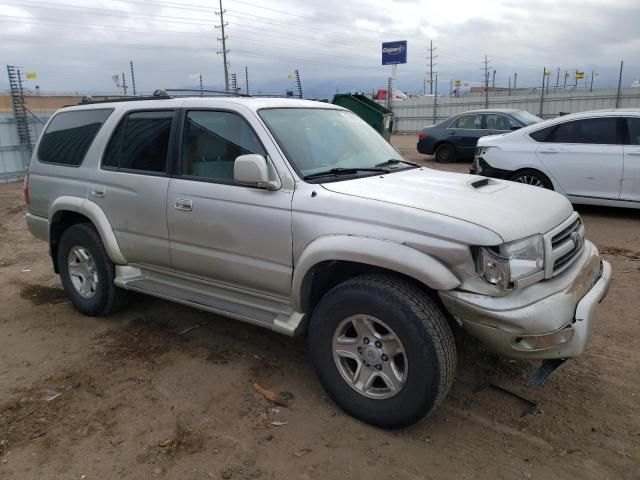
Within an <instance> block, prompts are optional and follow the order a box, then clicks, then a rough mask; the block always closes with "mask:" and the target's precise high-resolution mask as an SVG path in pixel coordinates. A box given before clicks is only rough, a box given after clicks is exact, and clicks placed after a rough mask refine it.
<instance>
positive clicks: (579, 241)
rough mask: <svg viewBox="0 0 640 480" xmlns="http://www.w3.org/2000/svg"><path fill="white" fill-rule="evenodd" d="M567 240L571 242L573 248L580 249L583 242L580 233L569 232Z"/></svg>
mask: <svg viewBox="0 0 640 480" xmlns="http://www.w3.org/2000/svg"><path fill="white" fill-rule="evenodd" d="M569 238H571V240H573V243H574V245H575V246H576V247H575V248H580V247H581V246H582V243H583V242H584V237H583V236H582V235H580V232H571V235H570V237H569Z"/></svg>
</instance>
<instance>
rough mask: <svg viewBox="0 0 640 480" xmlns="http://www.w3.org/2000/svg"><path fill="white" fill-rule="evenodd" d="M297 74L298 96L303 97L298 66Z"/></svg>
mask: <svg viewBox="0 0 640 480" xmlns="http://www.w3.org/2000/svg"><path fill="white" fill-rule="evenodd" d="M295 74H296V86H297V87H298V98H302V82H300V72H299V71H298V69H297V68H296V69H295ZM387 93H388V92H387ZM391 95H393V92H391Z"/></svg>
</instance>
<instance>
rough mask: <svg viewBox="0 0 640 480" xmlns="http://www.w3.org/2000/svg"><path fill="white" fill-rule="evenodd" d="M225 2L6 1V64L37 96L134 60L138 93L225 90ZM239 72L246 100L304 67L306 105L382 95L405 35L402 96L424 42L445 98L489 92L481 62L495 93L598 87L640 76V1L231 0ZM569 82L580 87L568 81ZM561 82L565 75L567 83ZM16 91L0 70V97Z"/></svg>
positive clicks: (86, 88) (2, 6)
mask: <svg viewBox="0 0 640 480" xmlns="http://www.w3.org/2000/svg"><path fill="white" fill-rule="evenodd" d="M217 1H218V0H211V1H205V0H186V2H182V1H179V0H173V1H170V0H166V1H165V0H92V1H91V2H89V1H83V0H56V1H55V2H53V1H46V0H0V63H2V64H12V65H18V66H21V67H23V71H24V72H36V73H37V74H38V78H37V79H36V80H28V81H27V85H26V86H27V87H28V88H33V87H34V86H35V85H36V84H37V85H39V86H40V88H41V90H42V91H56V92H75V91H79V92H96V93H98V92H100V93H101V92H104V93H112V94H113V93H117V92H118V88H117V87H116V85H115V84H114V82H113V81H112V79H111V76H112V75H114V74H118V73H122V72H125V75H126V77H127V82H128V83H130V78H129V77H130V73H129V62H130V61H133V62H134V65H135V75H136V84H137V87H138V90H139V91H142V92H150V91H152V90H154V89H156V88H175V87H180V88H197V87H198V81H197V80H194V79H193V78H192V77H193V76H194V75H197V74H199V73H201V74H202V75H203V78H204V83H205V86H206V87H208V88H212V89H213V88H221V87H222V86H223V85H224V75H223V66H222V57H221V55H217V54H216V52H217V51H220V50H221V48H222V47H221V45H220V42H218V40H217V38H219V37H220V30H219V29H215V28H214V25H215V24H216V23H217V22H219V18H218V17H217V16H216V15H215V12H216V11H218V5H217ZM223 3H224V5H223V6H224V8H225V9H226V13H225V21H226V22H228V26H227V32H226V33H227V35H228V37H229V38H228V44H227V48H228V49H229V50H230V53H229V61H230V69H229V71H230V72H231V73H236V74H237V77H238V84H239V86H242V87H244V82H245V79H244V68H245V66H246V67H247V68H248V71H249V84H250V85H249V87H250V93H258V92H261V93H283V92H284V90H286V89H287V88H289V89H291V88H292V87H293V83H292V81H291V80H289V79H288V78H287V74H288V73H289V72H291V71H293V70H294V69H296V68H297V69H299V71H300V75H301V78H302V84H303V90H304V94H305V96H309V97H315V96H325V97H326V96H328V95H331V94H332V93H335V92H336V91H349V90H367V91H370V90H372V89H374V88H381V87H384V85H385V84H386V78H387V77H388V75H389V67H383V66H381V65H380V48H381V47H380V43H381V42H382V41H389V40H403V39H406V40H408V63H407V64H406V65H401V66H399V67H398V80H397V82H398V86H399V88H401V89H403V90H405V91H409V92H412V93H419V92H422V90H423V86H424V79H425V76H426V72H427V60H426V57H427V55H428V45H429V41H430V40H432V41H433V44H434V47H435V48H437V50H436V51H435V52H434V55H437V58H436V59H435V60H434V61H435V63H436V66H435V67H434V71H437V72H438V82H439V89H445V90H447V91H448V89H449V82H450V81H451V80H454V79H460V80H462V81H464V82H469V83H470V84H471V85H480V82H481V81H482V78H483V73H482V60H483V59H484V55H485V54H486V55H487V56H488V58H489V60H490V62H491V63H490V68H491V72H493V70H494V69H495V70H496V77H495V78H496V86H506V85H507V83H508V79H509V76H510V75H513V74H514V73H515V72H517V73H518V86H534V85H538V84H539V83H540V81H541V76H542V69H543V67H545V66H546V67H547V68H548V69H550V70H552V71H553V72H554V74H553V77H552V80H551V84H552V85H553V84H554V83H555V72H556V69H557V68H560V69H561V71H562V73H564V71H565V70H568V71H570V72H575V71H576V69H578V70H581V71H585V72H586V77H588V78H589V79H590V75H591V72H592V71H595V72H597V73H598V76H597V77H596V86H598V85H600V86H607V85H615V84H616V82H617V69H618V66H619V62H620V60H622V59H624V60H625V70H624V83H625V84H630V83H631V82H632V81H633V80H635V79H638V77H639V76H640V59H639V58H638V55H637V53H638V51H640V29H639V28H638V25H640V1H639V0H562V1H558V0H486V1H478V0H457V1H443V0H438V1H433V0H395V1H391V0H389V1H387V0H379V1H375V0H351V1H348V2H346V1H344V0H322V1H320V0H304V1H300V0H298V1H294V0H246V1H245V0H223ZM570 81H572V80H570ZM560 84H562V76H561V79H560ZM5 88H7V82H6V74H0V89H5Z"/></svg>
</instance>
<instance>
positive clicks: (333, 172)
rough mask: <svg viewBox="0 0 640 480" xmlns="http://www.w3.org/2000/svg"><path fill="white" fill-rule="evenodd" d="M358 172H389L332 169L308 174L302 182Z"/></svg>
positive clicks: (365, 169)
mask: <svg viewBox="0 0 640 480" xmlns="http://www.w3.org/2000/svg"><path fill="white" fill-rule="evenodd" d="M358 172H380V173H389V170H388V169H386V168H373V167H370V168H366V167H363V168H332V169H331V170H326V171H324V172H316V173H310V174H309V175H305V176H304V177H302V178H303V180H310V179H312V178H321V177H331V176H338V175H353V174H354V173H358Z"/></svg>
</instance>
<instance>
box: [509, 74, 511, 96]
mask: <svg viewBox="0 0 640 480" xmlns="http://www.w3.org/2000/svg"><path fill="white" fill-rule="evenodd" d="M509 96H511V75H509Z"/></svg>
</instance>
